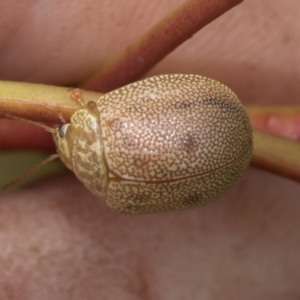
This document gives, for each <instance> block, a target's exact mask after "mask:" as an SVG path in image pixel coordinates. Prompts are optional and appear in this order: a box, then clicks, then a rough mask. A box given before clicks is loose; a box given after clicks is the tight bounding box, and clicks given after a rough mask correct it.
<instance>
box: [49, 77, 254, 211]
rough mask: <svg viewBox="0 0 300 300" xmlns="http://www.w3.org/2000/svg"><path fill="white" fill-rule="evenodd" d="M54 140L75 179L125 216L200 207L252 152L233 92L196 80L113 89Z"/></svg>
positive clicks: (239, 171)
mask: <svg viewBox="0 0 300 300" xmlns="http://www.w3.org/2000/svg"><path fill="white" fill-rule="evenodd" d="M54 139H55V142H56V145H57V152H58V155H59V156H60V158H61V160H62V161H63V162H64V163H65V164H66V165H67V166H68V168H70V169H71V170H72V171H73V172H74V173H75V174H76V176H77V177H78V179H79V180H80V181H81V182H82V183H83V184H84V185H85V186H86V187H87V188H88V189H89V190H90V191H91V192H92V193H94V194H95V195H97V196H100V197H101V198H104V199H105V201H106V202H107V204H108V205H109V206H111V207H112V208H114V209H116V210H117V211H119V212H122V213H125V214H140V213H151V212H163V211H171V210H180V209H186V208H192V207H196V206H201V205H204V204H206V203H208V202H210V201H212V200H213V199H215V198H217V197H218V196H220V195H222V194H223V193H224V192H226V191H227V190H228V189H229V188H230V187H231V186H233V185H234V184H235V183H236V181H237V180H238V179H239V178H240V177H241V175H242V174H243V173H244V171H245V169H246V167H247V166H248V164H249V161H250V157H251V153H252V129H251V125H250V122H249V119H248V117H247V114H246V112H245V110H244V108H243V106H242V104H241V103H240V102H239V100H238V99H237V97H236V95H235V94H234V93H233V92H232V91H231V90H230V89H229V88H227V87H226V86H224V85H222V84H221V83H219V82H217V81H214V80H212V79H208V78H205V77H201V76H198V75H177V74H174V75H161V76H155V77H151V78H148V79H146V80H142V81H139V82H136V83H132V84H130V85H127V86H125V87H122V88H120V89H117V90H114V91H112V92H110V93H108V94H105V95H103V96H101V97H100V98H99V99H98V100H97V101H96V102H90V103H89V104H88V105H87V106H86V108H83V109H78V110H77V111H76V112H75V113H74V114H73V116H72V118H71V122H70V123H69V124H65V125H63V126H62V127H61V128H60V129H59V130H58V131H57V132H56V133H55V134H54Z"/></svg>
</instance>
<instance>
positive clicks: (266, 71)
mask: <svg viewBox="0 0 300 300" xmlns="http://www.w3.org/2000/svg"><path fill="white" fill-rule="evenodd" d="M179 3H181V1H180V0H164V1H146V0H131V1H126V2H125V1H116V0H114V1H112V0H105V1H96V0H86V1H79V0H73V1H60V0H53V1H35V0H23V1H17V0H15V1H10V2H8V1H1V3H0V28H5V30H1V31H0V45H1V56H0V79H1V80H18V81H29V82H42V83H48V84H56V85H75V84H76V82H80V81H81V80H83V79H85V78H86V76H87V75H88V74H90V73H92V72H93V71H94V70H95V68H96V67H97V66H101V65H103V63H104V62H105V61H107V60H108V59H109V58H110V57H112V56H113V55H114V54H116V53H117V52H118V51H120V50H121V49H123V48H124V47H125V46H126V45H128V43H129V42H130V41H132V40H133V39H135V38H136V37H137V36H138V35H139V34H141V33H142V32H144V31H145V30H146V29H147V28H148V27H149V26H151V25H152V24H154V23H155V22H156V21H157V20H159V19H160V18H161V17H163V16H164V15H165V14H166V13H167V12H169V11H170V10H171V9H172V8H174V7H176V6H177V5H178V4H179ZM299 14H300V3H299V1H298V0H289V1H285V0H277V1H273V0H265V1H260V0H248V1H245V2H244V3H243V4H242V5H240V6H238V7H236V8H234V9H233V10H231V11H230V12H228V13H226V14H225V15H223V16H222V17H221V18H219V19H218V20H216V21H215V22H213V24H211V25H209V26H207V27H206V28H205V29H203V30H202V31H201V32H200V33H198V34H196V35H194V36H193V38H192V39H190V40H189V41H188V42H186V43H185V44H183V45H182V46H181V47H180V48H179V49H178V50H176V51H175V52H174V53H172V54H171V55H170V56H168V57H167V58H166V59H165V60H164V61H162V62H161V63H160V64H158V65H157V66H156V67H155V68H154V69H153V70H152V71H151V72H150V73H149V74H151V75H154V74H161V73H175V72H176V73H197V74H201V75H205V76H209V77H212V78H214V79H217V80H220V81H221V82H223V83H225V84H227V85H229V86H230V87H231V88H232V89H233V90H234V91H235V92H236V93H237V94H238V96H239V98H240V99H241V100H242V102H243V103H245V104H247V103H255V104H267V103H268V104H271V103H272V104H279V103H290V104H296V103H299V96H298V95H299V93H300V85H299V77H300V69H299V65H300V53H299V48H300V30H299V17H297V16H299ZM149 74H148V75H149ZM299 195H300V186H299V184H298V183H296V182H293V181H290V180H288V179H285V178H281V177H278V176H275V175H272V174H269V173H266V172H263V171H260V170H258V169H255V168H252V167H250V168H249V169H248V170H247V172H246V173H245V175H244V176H243V178H242V179H241V180H240V182H239V183H238V184H237V185H236V186H235V187H234V188H233V189H232V190H231V191H230V192H229V193H228V194H227V195H225V196H224V197H222V198H221V199H220V200H218V201H216V202H215V203H213V204H210V205H208V206H206V207H204V208H199V209H193V210H189V211H180V212H171V213H161V214H152V215H142V216H124V215H120V214H118V213H117V212H115V211H112V210H111V209H110V208H109V207H107V206H106V205H105V203H104V202H103V201H101V200H99V199H97V198H96V197H94V196H93V195H92V194H91V193H90V192H89V191H87V190H86V189H85V188H84V187H83V186H82V185H81V184H80V183H79V182H78V180H77V179H76V178H75V177H74V176H73V175H72V174H68V175H62V176H58V177H57V178H52V179H48V180H45V181H43V182H40V183H38V184H35V185H33V186H31V187H28V188H27V189H24V190H22V191H19V192H14V193H11V194H3V195H1V196H0V299H21V300H23V299H24V300H25V299H26V300H27V299H30V300H35V299H56V300H63V299H123V300H127V299H130V300H133V299H147V300H148V299H149V300H150V299H162V300H165V299H172V300H177V299H205V300H206V299H212V300H214V299H225V300H226V299H228V300H229V299H230V300H235V299H246V300H247V299H272V300H273V299H274V300H279V299H298V298H299V296H300V286H299V282H300V272H299V270H300V259H299V249H300V235H299V232H298V229H299V228H300V218H299V211H300V201H299V198H300V197H299Z"/></svg>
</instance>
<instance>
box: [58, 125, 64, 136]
mask: <svg viewBox="0 0 300 300" xmlns="http://www.w3.org/2000/svg"><path fill="white" fill-rule="evenodd" d="M58 134H59V136H60V137H61V138H64V137H65V135H66V124H64V125H61V126H60V127H59V128H58Z"/></svg>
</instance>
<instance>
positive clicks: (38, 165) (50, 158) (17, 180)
mask: <svg viewBox="0 0 300 300" xmlns="http://www.w3.org/2000/svg"><path fill="white" fill-rule="evenodd" d="M56 158H58V154H52V155H50V156H48V157H47V158H46V159H44V160H43V161H41V162H40V163H38V164H37V165H35V166H34V167H33V168H31V169H29V170H28V171H26V172H25V173H23V174H21V175H20V176H18V177H17V178H16V179H13V180H12V181H10V182H9V183H7V184H5V185H4V186H2V187H1V188H0V190H1V191H4V190H7V189H9V188H10V187H12V186H14V185H16V184H17V183H19V182H20V181H22V180H24V179H25V178H26V177H28V176H30V175H31V174H33V173H34V172H36V171H37V170H38V169H40V168H41V167H42V166H44V165H45V164H47V163H48V162H50V161H52V160H54V159H56Z"/></svg>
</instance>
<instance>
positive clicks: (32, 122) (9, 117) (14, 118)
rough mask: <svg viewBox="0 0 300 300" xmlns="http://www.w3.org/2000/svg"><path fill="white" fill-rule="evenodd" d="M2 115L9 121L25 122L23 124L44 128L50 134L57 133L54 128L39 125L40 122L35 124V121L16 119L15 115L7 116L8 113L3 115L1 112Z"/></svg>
mask: <svg viewBox="0 0 300 300" xmlns="http://www.w3.org/2000/svg"><path fill="white" fill-rule="evenodd" d="M1 115H3V116H5V117H7V118H8V119H13V120H18V121H23V122H26V123H30V124H33V125H35V126H39V127H42V128H44V129H45V130H46V131H48V132H50V133H54V132H55V129H54V128H52V127H50V126H47V125H44V124H41V123H38V122H35V121H31V120H27V119H24V118H21V117H16V116H13V115H10V114H7V113H3V112H1Z"/></svg>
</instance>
